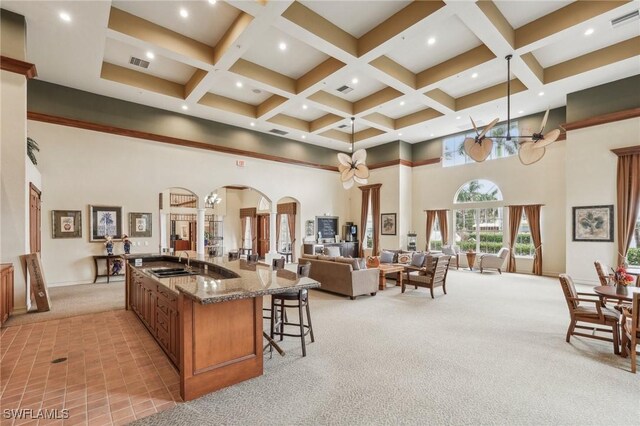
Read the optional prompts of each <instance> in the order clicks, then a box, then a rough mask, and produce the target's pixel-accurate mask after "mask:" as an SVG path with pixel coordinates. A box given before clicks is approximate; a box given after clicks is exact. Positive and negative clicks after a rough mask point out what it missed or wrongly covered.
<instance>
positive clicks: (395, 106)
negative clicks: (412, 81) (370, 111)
mask: <svg viewBox="0 0 640 426" xmlns="http://www.w3.org/2000/svg"><path fill="white" fill-rule="evenodd" d="M425 108H427V106H426V105H425V104H423V103H422V102H420V101H418V100H417V99H411V98H410V97H407V96H404V97H402V98H400V99H396V100H394V101H393V102H387V103H386V104H384V105H382V106H381V107H380V108H378V109H377V110H376V112H379V113H380V114H382V115H386V116H387V117H390V118H393V119H396V118H400V117H404V116H406V115H409V114H413V113H414V112H418V111H422V110H423V109H425Z"/></svg>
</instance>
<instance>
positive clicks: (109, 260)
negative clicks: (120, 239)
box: [93, 255, 124, 283]
mask: <svg viewBox="0 0 640 426" xmlns="http://www.w3.org/2000/svg"><path fill="white" fill-rule="evenodd" d="M116 259H117V260H120V261H121V262H122V261H123V259H122V257H120V256H118V255H111V256H107V255H97V256H93V263H94V265H95V267H96V275H95V277H94V278H93V282H94V283H95V282H96V281H97V280H98V278H99V277H107V283H108V282H109V279H110V278H111V277H113V276H118V275H122V274H116V275H113V274H111V271H112V270H113V267H112V264H113V263H114V260H116ZM98 260H104V261H105V262H106V264H107V273H106V274H101V273H99V272H98V271H99V269H98ZM122 272H124V263H123V271H122Z"/></svg>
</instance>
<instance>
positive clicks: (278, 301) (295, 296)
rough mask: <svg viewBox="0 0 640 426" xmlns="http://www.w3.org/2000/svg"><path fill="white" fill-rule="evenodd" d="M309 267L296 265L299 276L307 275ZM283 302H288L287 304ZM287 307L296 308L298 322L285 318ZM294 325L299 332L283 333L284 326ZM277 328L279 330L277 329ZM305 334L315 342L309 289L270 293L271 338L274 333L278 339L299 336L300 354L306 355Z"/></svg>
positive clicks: (307, 265) (308, 265)
mask: <svg viewBox="0 0 640 426" xmlns="http://www.w3.org/2000/svg"><path fill="white" fill-rule="evenodd" d="M310 269H311V264H310V263H306V264H303V265H298V275H299V276H301V277H308V276H309V270H310ZM285 302H290V303H289V304H287V303H285ZM278 308H280V309H279V310H280V321H279V322H277V321H276V318H277V316H278V315H277V310H278ZM287 308H298V315H299V318H300V322H299V323H293V322H288V320H287V318H286V309H287ZM302 308H305V310H306V312H307V323H308V324H305V323H304V314H303V311H302ZM285 325H288V326H295V327H299V330H300V333H299V334H293V333H285V332H284V326H285ZM278 328H279V331H278V330H277V329H278ZM307 334H309V335H311V342H312V343H313V342H315V338H314V337H313V325H312V324H311V312H310V311H309V291H308V290H307V289H306V288H305V289H302V290H293V291H288V292H285V293H279V294H273V295H271V338H272V339H273V338H274V337H275V336H276V335H277V336H280V340H281V341H282V339H283V338H284V336H289V337H299V338H300V342H301V344H302V356H303V357H304V356H307V347H306V342H305V337H306V336H307Z"/></svg>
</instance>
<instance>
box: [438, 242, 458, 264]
mask: <svg viewBox="0 0 640 426" xmlns="http://www.w3.org/2000/svg"><path fill="white" fill-rule="evenodd" d="M442 254H446V255H447V256H451V260H450V261H449V266H453V263H454V262H455V264H456V269H460V247H458V246H451V245H447V246H442Z"/></svg>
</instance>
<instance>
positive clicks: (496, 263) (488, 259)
mask: <svg viewBox="0 0 640 426" xmlns="http://www.w3.org/2000/svg"><path fill="white" fill-rule="evenodd" d="M508 256H509V249H508V248H506V247H502V248H501V249H500V251H499V252H498V254H483V255H482V256H480V273H482V271H483V270H484V269H487V268H490V269H497V270H498V272H500V274H502V265H504V261H505V260H507V257H508Z"/></svg>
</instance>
